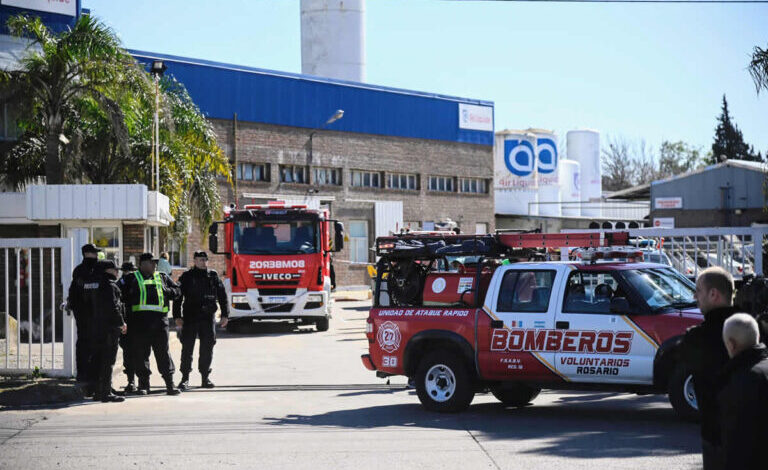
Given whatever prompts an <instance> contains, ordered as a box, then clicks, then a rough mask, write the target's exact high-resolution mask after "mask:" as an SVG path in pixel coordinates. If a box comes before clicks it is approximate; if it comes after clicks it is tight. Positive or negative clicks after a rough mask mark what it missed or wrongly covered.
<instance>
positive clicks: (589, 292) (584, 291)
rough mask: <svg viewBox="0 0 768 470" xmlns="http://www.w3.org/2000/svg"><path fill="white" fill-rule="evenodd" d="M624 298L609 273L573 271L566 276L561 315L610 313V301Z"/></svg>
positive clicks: (614, 279) (617, 284)
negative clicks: (614, 298) (615, 298)
mask: <svg viewBox="0 0 768 470" xmlns="http://www.w3.org/2000/svg"><path fill="white" fill-rule="evenodd" d="M613 297H626V295H625V294H624V293H623V292H621V290H620V287H619V283H618V282H617V281H616V278H615V277H613V274H611V273H610V272H592V271H590V272H583V271H574V272H572V273H571V275H570V276H568V282H567V284H566V288H565V298H564V300H563V313H601V314H609V313H611V299H612V298H613Z"/></svg>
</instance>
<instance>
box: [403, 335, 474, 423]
mask: <svg viewBox="0 0 768 470" xmlns="http://www.w3.org/2000/svg"><path fill="white" fill-rule="evenodd" d="M416 393H417V394H418V396H419V401H421V404H422V406H423V407H424V408H426V409H428V410H430V411H440V412H445V413H455V412H458V411H464V410H466V409H467V408H469V404H470V403H472V399H473V398H474V397H475V391H474V390H473V387H472V379H471V376H470V374H469V371H468V370H467V366H466V364H465V363H464V360H463V359H462V357H461V356H459V355H458V354H456V353H454V352H451V351H447V350H437V351H432V352H430V353H428V354H427V355H426V356H424V358H423V359H422V360H421V361H420V362H419V367H418V368H417V369H416Z"/></svg>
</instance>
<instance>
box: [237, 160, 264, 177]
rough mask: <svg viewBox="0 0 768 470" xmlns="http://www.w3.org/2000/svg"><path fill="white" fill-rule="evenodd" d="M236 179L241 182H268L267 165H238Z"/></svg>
mask: <svg viewBox="0 0 768 470" xmlns="http://www.w3.org/2000/svg"><path fill="white" fill-rule="evenodd" d="M237 179H239V180H243V181H269V163H240V164H238V165H237Z"/></svg>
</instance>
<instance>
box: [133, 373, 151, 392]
mask: <svg viewBox="0 0 768 470" xmlns="http://www.w3.org/2000/svg"><path fill="white" fill-rule="evenodd" d="M136 394H137V395H148V394H149V377H147V378H146V379H142V378H141V377H139V388H138V390H136Z"/></svg>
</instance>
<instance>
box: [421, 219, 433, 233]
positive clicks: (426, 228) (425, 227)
mask: <svg viewBox="0 0 768 470" xmlns="http://www.w3.org/2000/svg"><path fill="white" fill-rule="evenodd" d="M422 227H423V228H422V230H424V231H425V232H432V231H434V230H435V223H434V222H432V221H431V220H427V221H424V224H423V225H422Z"/></svg>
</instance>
